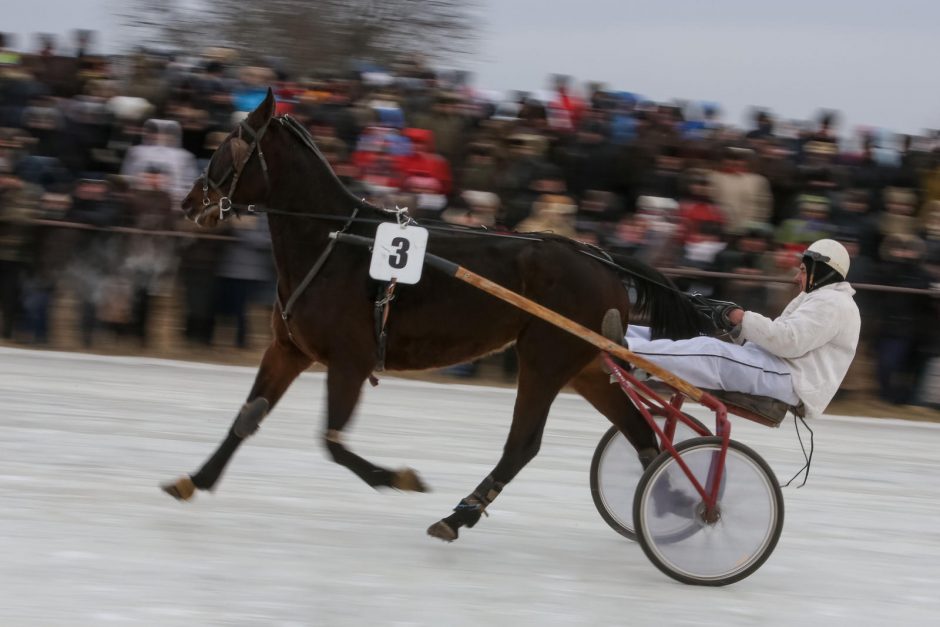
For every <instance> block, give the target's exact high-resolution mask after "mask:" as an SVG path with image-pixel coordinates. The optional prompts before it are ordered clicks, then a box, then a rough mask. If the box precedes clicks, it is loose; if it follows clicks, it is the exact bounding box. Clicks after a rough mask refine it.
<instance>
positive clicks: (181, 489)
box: [160, 476, 196, 501]
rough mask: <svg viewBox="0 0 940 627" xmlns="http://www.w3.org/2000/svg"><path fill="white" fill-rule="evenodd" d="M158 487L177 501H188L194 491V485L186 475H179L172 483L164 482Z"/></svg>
mask: <svg viewBox="0 0 940 627" xmlns="http://www.w3.org/2000/svg"><path fill="white" fill-rule="evenodd" d="M160 489H161V490H163V491H164V492H166V493H167V494H169V495H170V496H172V497H173V498H175V499H176V500H177V501H188V500H189V499H191V498H192V497H193V494H195V493H196V485H195V484H194V483H193V480H192V479H190V478H189V477H188V476H187V477H180V478H179V479H177V480H176V481H174V482H173V483H164V484H163V485H161V486H160Z"/></svg>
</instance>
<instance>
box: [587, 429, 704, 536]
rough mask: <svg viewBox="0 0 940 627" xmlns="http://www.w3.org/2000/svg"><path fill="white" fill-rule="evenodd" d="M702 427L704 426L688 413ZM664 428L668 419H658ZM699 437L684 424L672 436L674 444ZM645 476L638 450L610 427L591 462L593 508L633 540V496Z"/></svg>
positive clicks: (608, 522) (622, 533)
mask: <svg viewBox="0 0 940 627" xmlns="http://www.w3.org/2000/svg"><path fill="white" fill-rule="evenodd" d="M685 415H686V417H687V418H689V419H690V420H692V421H693V422H695V423H696V424H697V425H698V426H700V427H701V428H703V429H704V428H705V426H704V425H703V424H702V423H701V422H699V421H698V420H696V419H695V418H692V416H689V415H688V414H685ZM656 422H657V424H659V426H660V427H662V426H663V424H664V422H665V419H664V418H656ZM696 436H698V434H697V433H696V432H695V431H693V430H692V429H691V428H690V427H688V426H686V425H685V424H683V423H681V422H680V423H677V424H676V432H675V435H674V436H673V440H674V441H675V442H681V441H683V440H687V439H689V438H694V437H696ZM642 475H643V465H642V464H640V460H639V459H638V458H637V455H636V450H635V449H634V448H633V445H632V444H630V442H629V440H627V438H625V437H624V435H623V434H622V433H620V431H618V430H617V427H611V428H610V429H608V430H607V433H605V434H604V435H603V437H602V438H601V439H600V442H598V443H597V448H595V449H594V457H593V458H592V459H591V476H590V479H591V498H592V499H594V506H595V507H596V508H597V511H598V513H600V515H601V518H603V519H604V522H606V523H607V524H608V525H610V528H611V529H613V530H614V531H616V532H617V533H619V534H620V535H622V536H623V537H625V538H629V539H630V540H636V531H635V528H634V525H633V495H634V494H635V493H636V486H637V484H638V483H639V482H640V477H641V476H642Z"/></svg>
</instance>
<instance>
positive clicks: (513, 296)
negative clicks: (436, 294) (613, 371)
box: [330, 232, 711, 407]
mask: <svg viewBox="0 0 940 627" xmlns="http://www.w3.org/2000/svg"><path fill="white" fill-rule="evenodd" d="M330 237H332V238H334V239H336V240H338V241H341V242H349V243H352V244H359V245H360V246H371V245H372V243H373V240H372V238H368V237H363V236H361V235H352V234H349V233H340V232H336V233H331V234H330ZM424 260H425V262H426V263H427V264H428V265H430V266H431V267H433V268H436V269H438V270H440V271H441V272H444V273H445V274H449V275H451V276H453V277H455V278H457V279H460V280H461V281H463V282H464V283H469V284H470V285H472V286H474V287H476V288H478V289H481V290H483V291H484V292H486V293H487V294H490V295H491V296H495V297H496V298H499V299H501V300H504V301H506V302H507V303H509V304H511V305H515V306H516V307H518V308H519V309H522V310H523V311H527V312H529V313H530V314H532V315H533V316H536V317H538V318H541V319H542V320H545V321H546V322H549V323H551V324H553V325H555V326H556V327H559V328H561V329H564V330H565V331H567V332H568V333H571V334H573V335H576V336H578V337H580V338H581V339H583V340H584V341H585V342H588V343H590V344H593V345H594V346H596V347H597V348H599V349H601V350H602V351H606V352H608V353H610V354H611V355H614V356H615V357H619V358H620V359H623V360H624V361H627V362H629V363H631V364H633V365H634V366H637V367H639V368H642V369H643V370H645V371H646V372H648V373H650V374H651V375H653V376H655V377H657V378H658V379H660V380H662V381H663V382H665V383H666V384H667V385H669V386H671V387H672V388H673V389H675V390H678V391H679V392H682V393H683V394H685V395H686V396H687V397H689V398H691V399H692V400H693V401H696V402H703V400H704V401H710V400H711V397H710V396H709V395H708V394H706V393H705V392H703V391H702V390H700V389H698V388H697V387H695V386H694V385H692V384H691V383H689V382H688V381H686V380H684V379H680V378H679V377H677V376H676V375H674V374H672V373H671V372H669V371H668V370H664V369H662V368H660V367H659V366H657V365H656V364H654V363H653V362H651V361H647V360H646V359H644V358H642V357H640V356H639V355H637V354H636V353H633V352H630V351H629V350H628V349H627V348H625V347H624V346H622V345H621V344H618V343H615V342H612V341H610V340H608V339H607V338H606V337H604V336H603V335H601V334H600V333H596V332H594V331H592V330H590V329H589V328H587V327H585V326H583V325H580V324H578V323H577V322H575V321H574V320H571V319H569V318H566V317H564V316H562V315H561V314H558V313H556V312H554V311H552V310H551V309H548V308H547V307H543V306H542V305H539V304H538V303H537V302H535V301H533V300H530V299H528V298H526V297H525V296H522V295H521V294H517V293H516V292H513V291H512V290H509V289H506V288H505V287H503V286H502V285H500V284H499V283H494V282H492V281H490V280H489V279H487V278H486V277H483V276H480V275H479V274H477V273H475V272H472V271H470V270H467V269H466V268H464V267H463V266H460V265H457V264H456V263H454V262H453V261H448V260H447V259H444V258H443V257H438V256H437V255H433V254H431V253H425V256H424ZM708 406H709V407H710V406H711V404H708Z"/></svg>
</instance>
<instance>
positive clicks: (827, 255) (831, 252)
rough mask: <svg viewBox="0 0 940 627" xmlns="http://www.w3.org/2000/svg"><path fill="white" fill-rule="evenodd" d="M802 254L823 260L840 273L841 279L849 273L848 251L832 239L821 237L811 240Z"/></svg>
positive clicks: (817, 260) (815, 259)
mask: <svg viewBox="0 0 940 627" xmlns="http://www.w3.org/2000/svg"><path fill="white" fill-rule="evenodd" d="M803 256H804V257H809V258H810V259H812V260H813V261H816V262H820V261H821V262H823V263H824V264H826V265H827V266H829V267H830V268H832V269H833V270H835V271H836V272H838V273H839V274H841V275H842V279H843V280H845V278H846V277H847V276H848V275H849V264H850V260H849V251H847V250H846V249H845V246H843V245H842V244H840V243H839V242H837V241H835V240H834V239H821V240H818V241H815V242H813V243H812V244H810V246H809V248H807V249H806V250H805V251H804V252H803Z"/></svg>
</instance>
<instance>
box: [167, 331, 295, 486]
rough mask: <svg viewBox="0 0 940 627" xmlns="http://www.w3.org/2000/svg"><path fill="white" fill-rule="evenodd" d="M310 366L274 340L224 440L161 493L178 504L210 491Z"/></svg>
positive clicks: (291, 348)
mask: <svg viewBox="0 0 940 627" xmlns="http://www.w3.org/2000/svg"><path fill="white" fill-rule="evenodd" d="M311 363H313V360H312V359H310V358H309V357H308V356H307V355H305V354H304V353H302V352H301V351H300V350H299V349H297V347H296V346H294V345H293V344H292V343H290V342H289V341H283V340H278V339H275V340H274V341H273V342H272V343H271V345H270V346H268V348H267V350H266V351H265V353H264V357H263V358H262V360H261V367H260V368H259V369H258V374H257V375H256V376H255V383H254V385H253V386H252V388H251V393H249V394H248V400H247V401H246V402H245V404H244V405H243V406H242V408H241V411H239V413H238V416H236V418H235V421H234V422H233V423H232V427H231V429H229V432H228V435H227V436H226V437H225V440H223V441H222V443H221V444H220V445H219V447H218V448H217V449H216V451H215V453H213V454H212V456H211V457H210V458H209V459H208V460H207V461H206V463H205V464H203V466H202V468H200V469H199V471H198V472H196V473H195V474H193V475H189V476H185V477H181V478H180V479H178V480H177V481H175V482H173V483H167V484H164V485H163V486H161V487H162V488H163V490H164V491H165V492H166V493H167V494H170V495H172V496H174V497H176V498H177V499H181V500H187V499H189V498H190V497H192V495H193V494H194V493H195V491H196V490H197V489H198V490H211V489H212V488H213V487H214V486H215V484H216V482H217V481H218V480H219V477H220V476H221V475H222V471H223V470H224V469H225V466H226V464H228V462H229V460H230V459H231V458H232V455H234V454H235V451H236V450H237V449H238V447H239V445H241V443H242V442H244V441H245V439H247V438H248V436H250V435H251V434H253V433H254V432H255V431H257V430H258V426H259V425H260V424H261V421H262V420H263V419H264V417H265V416H266V415H267V413H268V412H269V411H270V410H271V408H273V407H274V405H275V404H276V403H277V402H278V401H279V400H280V398H281V396H283V395H284V392H286V391H287V388H288V387H289V386H290V384H291V383H292V382H293V381H294V379H296V378H297V376H298V375H299V374H300V373H301V372H303V371H304V370H306V369H307V368H308V367H309V366H310V364H311Z"/></svg>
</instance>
